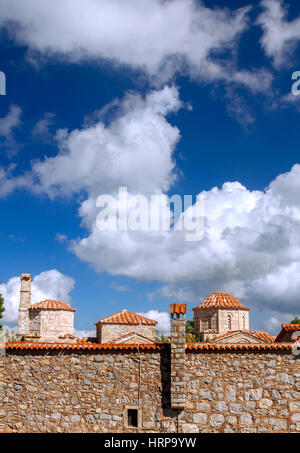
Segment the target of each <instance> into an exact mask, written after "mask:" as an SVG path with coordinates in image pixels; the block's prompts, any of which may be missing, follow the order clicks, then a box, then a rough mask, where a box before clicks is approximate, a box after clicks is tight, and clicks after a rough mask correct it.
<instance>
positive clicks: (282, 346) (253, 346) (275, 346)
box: [185, 343, 292, 351]
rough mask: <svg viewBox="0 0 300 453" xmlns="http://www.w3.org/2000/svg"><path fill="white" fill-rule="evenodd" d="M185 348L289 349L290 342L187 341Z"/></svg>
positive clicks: (214, 349) (227, 349) (235, 349)
mask: <svg viewBox="0 0 300 453" xmlns="http://www.w3.org/2000/svg"><path fill="white" fill-rule="evenodd" d="M185 348H186V350H188V351H193V350H198V351H205V350H207V351H241V350H242V351H247V350H248V351H278V350H286V351H288V350H290V349H292V345H291V344H290V343H265V344H263V343H234V344H230V343H219V344H214V343H187V344H186V347H185Z"/></svg>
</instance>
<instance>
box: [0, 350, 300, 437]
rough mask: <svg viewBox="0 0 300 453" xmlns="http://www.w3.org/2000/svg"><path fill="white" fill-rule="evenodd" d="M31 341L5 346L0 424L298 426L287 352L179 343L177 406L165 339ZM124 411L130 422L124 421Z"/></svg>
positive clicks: (122, 428) (299, 372)
mask: <svg viewBox="0 0 300 453" xmlns="http://www.w3.org/2000/svg"><path fill="white" fill-rule="evenodd" d="M34 347H35V349H13V348H12V347H11V348H8V349H7V352H6V356H2V357H0V429H2V430H10V431H12V432H120V433H122V432H123V433H124V432H167V433H175V432H180V433H198V432H216V433H218V432H234V433H239V432H241V433H244V432H245V433H248V432H254V433H256V432H267V433H269V432H272V433H275V432H297V431H298V432H299V431H300V404H299V400H300V398H299V396H300V393H299V391H300V388H299V387H300V369H299V360H298V358H297V356H294V355H293V354H292V353H291V351H290V350H271V349H270V350H269V351H262V350H258V351H248V350H243V349H242V347H241V348H240V349H239V350H233V351H228V350H226V349H225V348H224V349H221V350H215V349H207V350H205V349H196V350H191V349H186V352H185V365H184V367H182V368H181V371H182V372H183V373H184V377H185V386H184V387H185V390H184V394H185V398H184V400H185V404H184V406H185V407H184V409H182V410H181V411H178V410H177V409H176V410H173V409H172V408H171V404H172V403H171V402H172V390H171V389H172V387H171V376H170V371H171V369H172V367H171V363H170V362H171V350H170V345H168V344H166V345H161V346H160V348H159V349H158V347H157V346H156V347H153V348H152V349H150V350H148V349H144V348H141V347H140V349H139V350H138V348H137V347H132V348H129V347H128V348H127V349H125V348H124V347H123V348H122V347H121V346H120V347H119V349H116V350H109V349H97V350H87V349H85V350H82V349H77V350H69V349H66V348H65V349H64V348H63V346H62V347H61V348H60V349H42V348H41V349H38V345H35V346H34ZM53 348H54V347H53ZM176 397H177V394H176ZM132 408H133V409H135V410H137V411H138V414H139V415H138V416H139V426H138V427H133V426H129V425H128V409H132Z"/></svg>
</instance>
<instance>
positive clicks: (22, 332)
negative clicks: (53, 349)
mask: <svg viewBox="0 0 300 453" xmlns="http://www.w3.org/2000/svg"><path fill="white" fill-rule="evenodd" d="M75 311H76V310H75V308H73V307H71V306H70V305H67V304H65V303H63V302H61V301H58V300H52V299H48V300H44V301H41V302H37V303H36V304H33V305H31V275H30V274H22V275H21V291H20V306H19V313H18V334H19V336H20V337H21V338H24V339H26V338H27V339H29V338H32V339H39V340H41V341H59V340H64V341H65V340H66V339H69V340H72V339H73V338H74V337H73V333H74V312H75Z"/></svg>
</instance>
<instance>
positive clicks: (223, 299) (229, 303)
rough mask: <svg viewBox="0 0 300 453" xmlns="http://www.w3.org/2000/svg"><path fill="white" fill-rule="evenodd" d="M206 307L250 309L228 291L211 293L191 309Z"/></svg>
mask: <svg viewBox="0 0 300 453" xmlns="http://www.w3.org/2000/svg"><path fill="white" fill-rule="evenodd" d="M206 308H230V309H232V308H235V309H238V310H250V308H248V307H245V306H244V305H243V304H242V303H241V302H240V301H239V300H238V299H236V298H235V297H233V296H232V295H231V294H228V293H223V292H219V293H212V294H210V295H209V296H207V297H206V298H205V299H203V301H202V302H201V304H200V305H198V307H195V308H193V310H197V309H206Z"/></svg>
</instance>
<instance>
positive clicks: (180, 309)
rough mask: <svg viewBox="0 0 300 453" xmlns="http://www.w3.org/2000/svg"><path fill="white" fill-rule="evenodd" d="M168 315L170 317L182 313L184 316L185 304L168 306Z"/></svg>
mask: <svg viewBox="0 0 300 453" xmlns="http://www.w3.org/2000/svg"><path fill="white" fill-rule="evenodd" d="M170 313H171V315H173V314H174V313H178V314H180V313H182V314H184V315H185V314H186V304H174V303H172V304H170Z"/></svg>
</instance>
